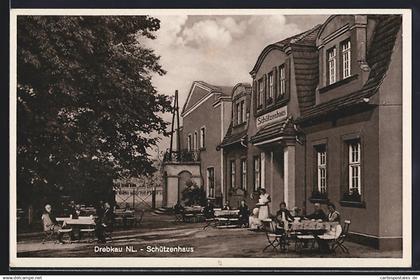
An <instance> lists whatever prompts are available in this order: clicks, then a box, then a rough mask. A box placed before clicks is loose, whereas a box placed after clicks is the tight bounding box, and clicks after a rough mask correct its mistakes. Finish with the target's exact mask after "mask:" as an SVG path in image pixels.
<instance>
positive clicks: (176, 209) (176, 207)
mask: <svg viewBox="0 0 420 280" xmlns="http://www.w3.org/2000/svg"><path fill="white" fill-rule="evenodd" d="M184 210H185V207H184V206H183V205H182V203H181V201H179V200H178V201H177V202H176V204H175V205H174V213H175V214H182V213H183V212H184Z"/></svg>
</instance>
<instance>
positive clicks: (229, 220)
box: [214, 210, 239, 228]
mask: <svg viewBox="0 0 420 280" xmlns="http://www.w3.org/2000/svg"><path fill="white" fill-rule="evenodd" d="M214 216H215V217H214V218H215V220H216V227H217V228H233V227H238V221H239V210H215V211H214Z"/></svg>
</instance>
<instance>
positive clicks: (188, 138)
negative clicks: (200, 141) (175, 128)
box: [187, 134, 192, 151]
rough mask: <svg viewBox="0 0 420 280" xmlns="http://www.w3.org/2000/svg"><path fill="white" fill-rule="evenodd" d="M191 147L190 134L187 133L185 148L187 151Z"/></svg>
mask: <svg viewBox="0 0 420 280" xmlns="http://www.w3.org/2000/svg"><path fill="white" fill-rule="evenodd" d="M191 149H192V145H191V134H188V137H187V150H188V151H191Z"/></svg>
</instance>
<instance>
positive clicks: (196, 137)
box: [194, 131, 198, 151]
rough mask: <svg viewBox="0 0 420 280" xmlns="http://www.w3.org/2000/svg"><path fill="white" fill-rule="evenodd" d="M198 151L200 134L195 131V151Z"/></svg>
mask: <svg viewBox="0 0 420 280" xmlns="http://www.w3.org/2000/svg"><path fill="white" fill-rule="evenodd" d="M197 150H198V133H197V131H194V151H197Z"/></svg>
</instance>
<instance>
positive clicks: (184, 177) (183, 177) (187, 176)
mask: <svg viewBox="0 0 420 280" xmlns="http://www.w3.org/2000/svg"><path fill="white" fill-rule="evenodd" d="M191 177H192V174H191V173H190V172H189V171H182V172H180V173H179V174H178V200H181V199H182V192H183V191H184V190H185V189H186V188H187V181H188V180H191Z"/></svg>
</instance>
